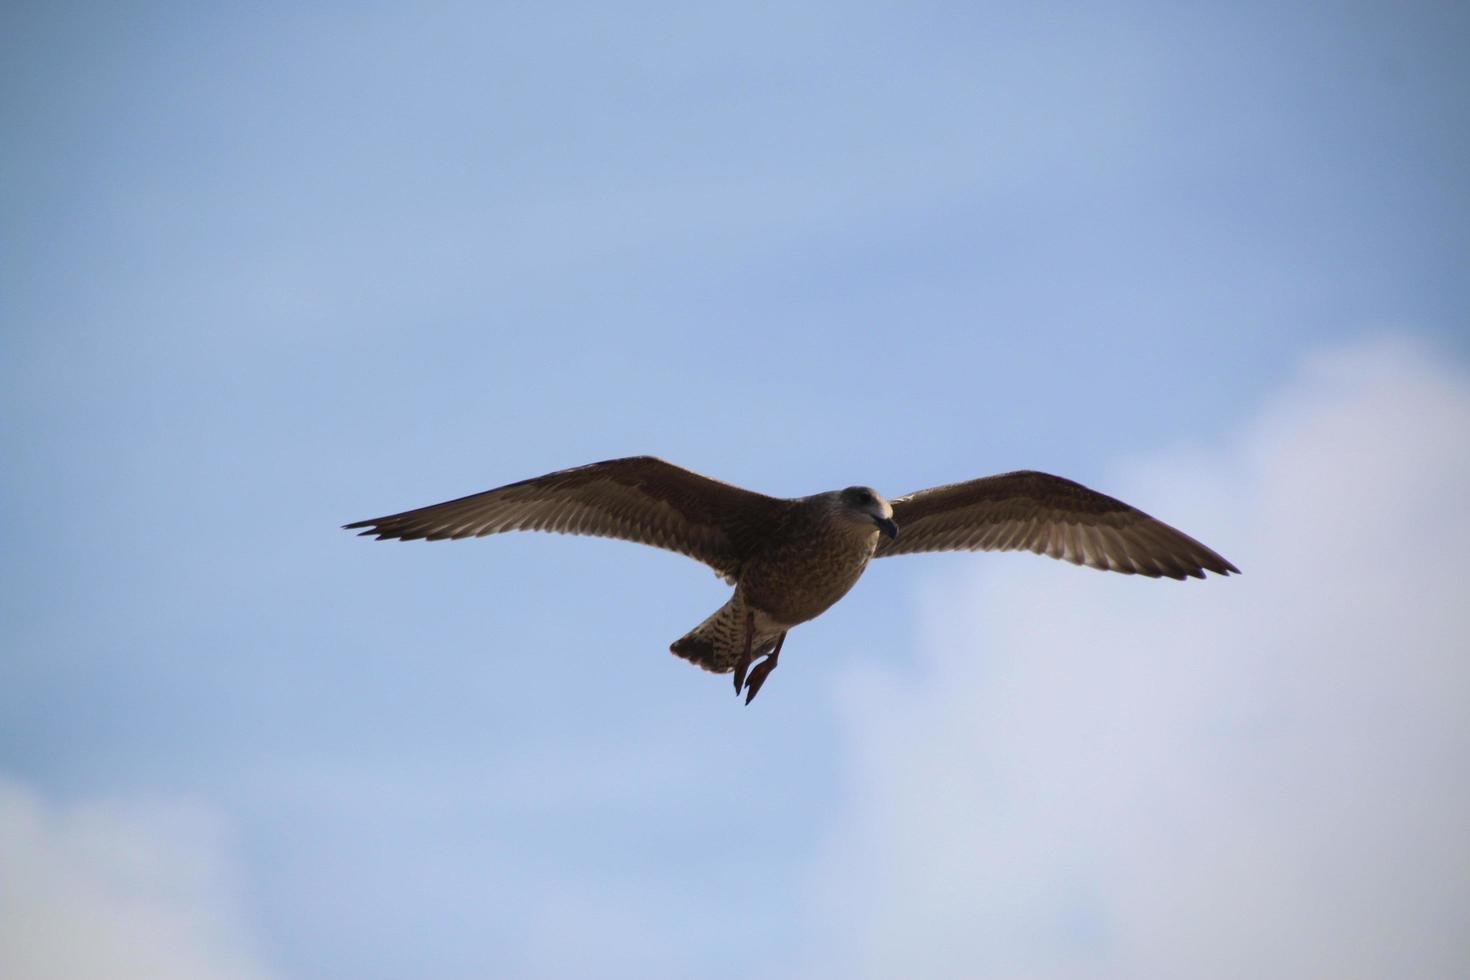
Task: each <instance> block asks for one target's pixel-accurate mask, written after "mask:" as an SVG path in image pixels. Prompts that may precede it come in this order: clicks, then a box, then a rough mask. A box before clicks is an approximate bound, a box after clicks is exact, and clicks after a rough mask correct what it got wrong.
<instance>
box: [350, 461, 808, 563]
mask: <svg viewBox="0 0 1470 980" xmlns="http://www.w3.org/2000/svg"><path fill="white" fill-rule="evenodd" d="M788 506H789V502H788V501H784V500H781V499H779V498H776V497H767V496H765V495H764V494H759V493H752V492H751V491H749V490H742V489H741V488H740V487H736V486H732V485H730V484H728V483H721V482H720V481H719V480H712V479H710V478H709V477H707V476H701V475H699V474H698V473H694V472H691V471H690V470H686V469H683V468H682V467H678V466H675V465H673V464H672V463H666V462H664V461H663V460H661V459H658V458H657V457H654V456H630V457H628V458H626V459H610V460H607V461H605V462H602V463H591V464H589V465H587V466H578V467H576V468H574V469H569V470H559V471H557V472H555V473H548V474H546V475H545V476H538V477H536V478H534V479H531V480H522V481H521V482H519V483H512V484H509V485H507V486H503V487H499V488H497V489H495V490H486V491H485V492H484V493H477V494H472V495H471V496H468V497H460V498H459V499H458V500H450V501H446V502H445V503H442V504H434V505H432V506H429V507H420V508H419V509H417V510H408V511H404V512H403V513H401V514H391V515H389V516H387V517H377V518H374V519H372V520H368V521H357V522H356V523H353V524H345V525H343V526H344V527H346V528H348V529H356V528H367V530H365V531H363V532H362V534H363V535H368V536H376V537H377V539H378V540H380V541H381V540H383V539H384V538H399V539H402V540H404V541H411V540H414V539H417V538H424V539H427V540H430V541H438V540H442V539H445V538H469V537H480V536H482V535H486V534H498V533H500V532H501V531H555V532H558V533H562V534H591V535H596V536H599V537H605V538H622V539H623V540H625V541H634V542H637V543H639V544H648V545H653V546H654V547H657V548H667V549H669V550H670V551H677V552H679V553H680V554H684V555H688V556H689V557H691V558H694V559H696V560H698V561H702V562H704V563H705V564H706V565H709V566H710V567H711V568H713V569H714V570H715V571H716V572H718V573H720V574H721V575H723V576H725V577H726V578H733V577H734V576H736V575H737V574H738V573H739V570H740V564H741V562H742V561H743V560H744V559H745V557H746V556H747V555H749V554H750V552H751V550H752V548H753V546H754V545H755V543H756V542H758V541H759V540H760V538H761V537H762V535H764V534H766V533H768V532H769V529H770V528H771V527H772V526H774V525H775V524H776V522H777V521H778V520H779V519H780V516H781V515H782V514H783V513H784V512H785V510H786V508H787V507H788Z"/></svg>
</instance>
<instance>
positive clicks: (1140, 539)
mask: <svg viewBox="0 0 1470 980" xmlns="http://www.w3.org/2000/svg"><path fill="white" fill-rule="evenodd" d="M343 526H344V527H345V528H347V529H350V530H356V529H358V528H366V530H363V531H361V534H362V535H364V536H371V537H375V538H376V539H377V540H380V541H381V540H383V539H385V538H397V539H400V540H403V541H413V540H417V539H425V540H429V541H438V540H443V539H448V538H470V537H482V536H484V535H486V534H498V533H500V532H502V531H555V532H558V533H562V534H591V535H596V536H599V537H606V538H622V539H623V540H625V541H634V542H637V543H639V544H647V545H653V546H654V547H658V548H667V549H669V550H670V551H676V552H678V553H680V554H683V555H688V556H689V557H690V558H693V559H695V560H696V561H700V562H703V563H704V564H706V565H708V566H710V567H711V568H713V569H714V570H715V573H716V574H718V575H719V576H720V577H721V578H723V579H724V580H725V581H726V582H728V583H730V584H731V585H733V586H735V593H734V595H732V596H731V597H730V600H729V601H728V602H726V603H725V604H724V605H723V606H721V607H720V608H719V609H718V610H716V611H715V613H714V614H713V615H712V616H710V617H709V618H708V619H706V620H705V621H704V622H702V623H700V624H699V625H698V626H696V627H694V629H692V630H690V631H689V632H688V633H686V634H685V635H684V636H682V637H680V638H679V639H677V640H675V641H674V642H673V644H672V645H671V646H670V647H669V649H670V651H671V652H673V653H675V654H677V655H678V656H680V657H683V658H684V659H685V660H688V661H689V662H691V663H694V664H697V665H698V666H700V667H702V668H704V669H705V670H708V671H712V672H714V673H719V674H724V673H732V672H733V674H734V682H735V694H736V695H737V696H739V694H740V693H741V691H742V690H744V691H745V703H746V704H749V703H750V702H751V700H752V699H753V698H754V697H755V696H756V693H757V692H758V691H760V689H761V685H763V684H764V683H765V681H766V678H767V677H769V676H770V674H771V671H773V670H775V668H776V663H777V658H778V657H779V656H780V655H781V647H782V645H783V644H784V643H785V642H786V633H787V631H789V630H790V629H791V628H792V627H793V626H796V625H798V624H800V623H804V622H806V621H807V620H810V619H815V618H816V617H817V616H819V615H821V614H822V613H823V612H826V611H827V609H829V608H830V607H831V606H832V605H833V604H834V603H835V602H837V600H838V599H841V598H842V597H843V596H844V595H846V594H847V591H848V590H849V589H851V588H852V587H853V585H854V584H855V583H856V582H857V580H858V579H859V578H860V577H862V574H863V571H864V570H865V569H866V568H867V567H868V562H869V561H870V560H871V559H873V558H875V557H876V558H885V557H887V556H889V555H903V554H909V553H912V552H918V551H1019V550H1027V551H1032V552H1035V553H1036V554H1039V555H1049V556H1050V557H1052V558H1064V559H1066V560H1067V561H1070V562H1072V563H1073V564H1077V565H1089V566H1091V567H1093V568H1100V569H1105V570H1107V571H1112V572H1122V573H1123V574H1125V575H1135V574H1136V575H1146V576H1148V577H1150V578H1159V577H1160V576H1165V577H1168V578H1173V579H1179V580H1183V579H1184V578H1186V577H1189V576H1193V577H1194V578H1204V577H1205V571H1206V570H1208V571H1211V572H1215V573H1217V574H1220V575H1229V574H1230V573H1231V572H1235V573H1236V574H1239V573H1240V569H1238V568H1236V567H1235V566H1234V565H1232V564H1230V562H1228V561H1226V560H1225V559H1224V558H1221V557H1220V556H1219V555H1218V554H1216V553H1215V552H1213V551H1211V550H1210V549H1209V548H1206V547H1205V546H1204V545H1202V544H1200V543H1199V542H1198V541H1196V540H1194V539H1193V538H1191V537H1189V536H1188V535H1186V534H1183V533H1181V532H1179V531H1176V530H1175V529H1174V528H1172V527H1170V526H1169V525H1167V524H1165V523H1163V522H1162V521H1159V520H1156V519H1154V518H1152V517H1150V516H1149V515H1147V514H1145V513H1144V512H1143V511H1141V510H1137V509H1135V508H1133V507H1130V506H1128V505H1127V504H1125V503H1123V502H1122V501H1120V500H1114V499H1113V498H1112V497H1109V496H1106V495H1105V494H1101V493H1098V492H1097V491H1096V490H1089V489H1088V488H1087V487H1084V486H1082V485H1081V484H1080V483H1074V482H1072V481H1071V480H1067V479H1064V478H1062V477H1059V476H1052V475H1050V474H1047V473H1037V472H1034V471H1030V470H1020V471H1017V472H1014V473H1001V474H999V475H996V476H985V477H981V478H979V479H977V480H969V481H966V482H964V483H951V484H947V485H945V486H941V487H931V488H930V489H928V490H919V491H917V492H916V493H910V494H906V495H904V496H902V497H895V498H894V499H892V500H886V499H884V497H883V495H882V494H880V493H878V491H876V490H874V489H872V488H871V487H861V486H854V487H848V488H847V489H845V490H829V491H827V492H826V493H818V494H813V495H812V496H810V497H796V498H783V497H768V496H766V495H765V494H761V493H755V492H753V491H750V490H745V489H742V488H740V487H737V486H733V485H731V484H729V483H722V482H721V481H719V480H714V479H711V478H710V477H707V476H702V475H701V474H699V473H695V472H693V471H691V470H686V469H684V468H683V467H679V466H675V465H674V464H672V463H668V462H665V461H664V460H662V459H659V458H657V457H654V456H630V457H628V458H625V459H610V460H606V461H604V462H601V463H591V464H589V465H587V466H578V467H574V468H573V469H568V470H559V471H557V472H555V473H548V474H546V475H545V476H538V477H535V478H534V479H530V480H522V481H521V482H519V483H511V484H508V485H506V486H503V487H499V488H497V489H494V490H486V491H485V492H484V493H476V494H472V495H470V496H468V497H460V498H459V499H457V500H449V501H446V502H444V503H442V504H433V505H431V506H428V507H420V508H418V509H417V510H408V511H404V512H403V513H401V514H390V515H389V516H387V517H376V518H373V519H372V520H366V521H357V522H355V523H352V524H346V525H343ZM757 661H759V662H757ZM752 664H754V667H753V668H752Z"/></svg>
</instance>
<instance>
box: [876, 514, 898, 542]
mask: <svg viewBox="0 0 1470 980" xmlns="http://www.w3.org/2000/svg"><path fill="white" fill-rule="evenodd" d="M873 523H874V524H876V525H878V530H879V531H881V532H883V533H884V534H886V535H888V536H889V537H890V538H895V539H896V538H897V537H898V525H897V524H895V523H893V518H891V517H875V518H873Z"/></svg>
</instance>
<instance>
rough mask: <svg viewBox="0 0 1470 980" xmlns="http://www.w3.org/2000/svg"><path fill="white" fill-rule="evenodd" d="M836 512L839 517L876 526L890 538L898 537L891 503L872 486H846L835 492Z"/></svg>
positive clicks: (864, 524) (863, 524)
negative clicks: (844, 488)
mask: <svg viewBox="0 0 1470 980" xmlns="http://www.w3.org/2000/svg"><path fill="white" fill-rule="evenodd" d="M836 497H837V500H836V505H837V506H836V508H835V509H834V513H836V514H837V515H838V516H839V517H840V518H841V519H843V520H848V521H852V522H853V523H856V524H861V525H862V526H864V527H872V526H876V527H877V528H878V530H879V531H881V532H882V533H883V534H886V535H888V536H889V537H890V538H896V537H898V525H897V524H895V523H893V505H892V504H890V503H889V502H888V501H886V500H884V499H883V495H882V494H881V493H879V492H878V491H877V490H874V489H873V488H872V487H848V488H847V489H846V490H839V491H837V493H836Z"/></svg>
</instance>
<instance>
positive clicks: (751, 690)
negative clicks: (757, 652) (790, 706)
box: [745, 633, 786, 704]
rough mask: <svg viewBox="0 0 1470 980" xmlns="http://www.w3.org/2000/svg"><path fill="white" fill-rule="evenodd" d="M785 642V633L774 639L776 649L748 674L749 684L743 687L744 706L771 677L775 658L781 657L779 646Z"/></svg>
mask: <svg viewBox="0 0 1470 980" xmlns="http://www.w3.org/2000/svg"><path fill="white" fill-rule="evenodd" d="M785 642H786V634H785V633H782V634H781V635H780V636H778V637H776V649H774V650H772V651H771V655H770V656H769V657H767V658H766V659H764V660H762V661H761V662H760V663H758V664H756V665H755V670H752V671H751V672H750V683H749V684H747V685H746V687H745V703H746V704H749V703H750V702H752V701H754V700H755V696H756V694H757V693H758V692H759V691H760V689H761V685H762V684H764V683H765V682H766V678H767V677H769V676H770V675H771V671H773V670H775V669H776V658H777V657H779V656H781V645H782V644H783V643H785Z"/></svg>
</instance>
